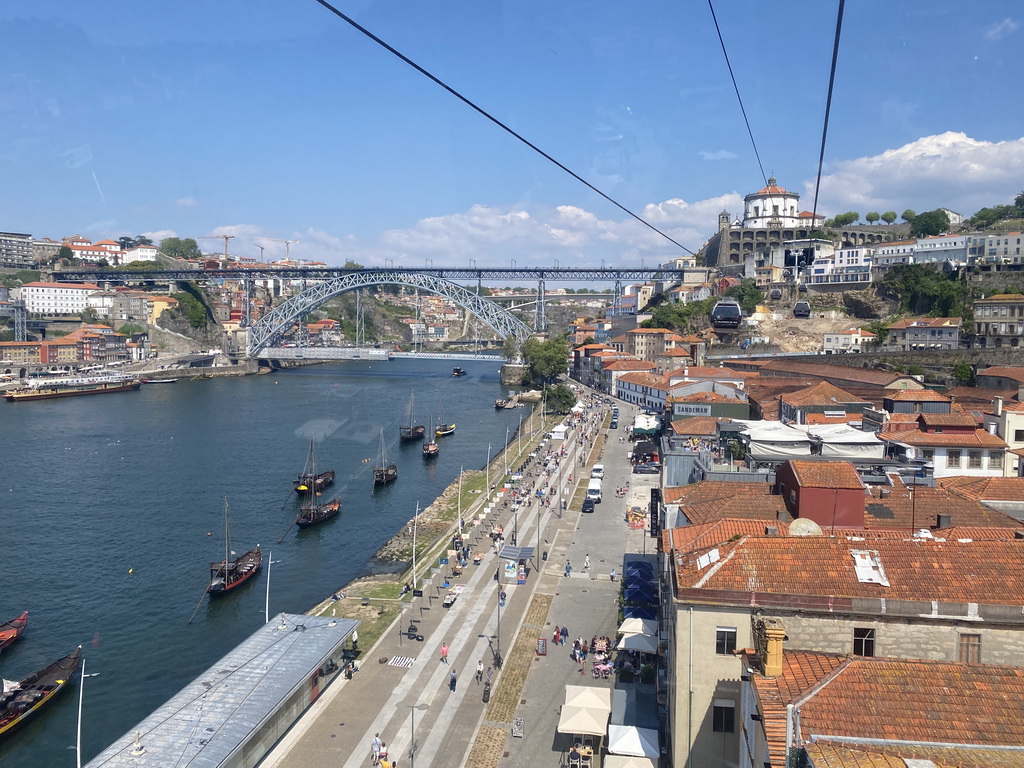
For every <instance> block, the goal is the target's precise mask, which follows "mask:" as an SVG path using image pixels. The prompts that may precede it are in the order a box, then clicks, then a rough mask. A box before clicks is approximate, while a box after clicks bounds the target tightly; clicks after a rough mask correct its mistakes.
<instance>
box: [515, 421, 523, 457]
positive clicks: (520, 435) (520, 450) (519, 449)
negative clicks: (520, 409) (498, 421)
mask: <svg viewBox="0 0 1024 768" xmlns="http://www.w3.org/2000/svg"><path fill="white" fill-rule="evenodd" d="M516 435H517V436H518V437H517V439H516V453H518V454H520V455H522V453H523V414H521V413H520V414H519V431H518V432H517V433H516Z"/></svg>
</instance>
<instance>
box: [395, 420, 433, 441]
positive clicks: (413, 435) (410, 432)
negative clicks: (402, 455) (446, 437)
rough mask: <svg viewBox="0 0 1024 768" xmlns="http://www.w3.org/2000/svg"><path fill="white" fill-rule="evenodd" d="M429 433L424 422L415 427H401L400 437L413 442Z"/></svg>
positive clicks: (402, 439)
mask: <svg viewBox="0 0 1024 768" xmlns="http://www.w3.org/2000/svg"><path fill="white" fill-rule="evenodd" d="M426 434H427V428H426V426H424V425H423V424H417V425H416V426H413V427H399V429H398V439H399V440H401V441H402V442H403V443H411V442H413V441H414V440H422V439H423V437H424V436H425V435H426Z"/></svg>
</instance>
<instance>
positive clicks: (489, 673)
mask: <svg viewBox="0 0 1024 768" xmlns="http://www.w3.org/2000/svg"><path fill="white" fill-rule="evenodd" d="M492 673H493V667H488V668H487V684H488V685H490V684H491V674H492Z"/></svg>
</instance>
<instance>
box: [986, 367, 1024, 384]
mask: <svg viewBox="0 0 1024 768" xmlns="http://www.w3.org/2000/svg"><path fill="white" fill-rule="evenodd" d="M977 375H978V376H999V377H1000V378H1003V379H1012V380H1013V381H1019V382H1021V383H1022V384H1024V367H1021V368H1018V367H1016V366H1009V365H993V366H991V367H989V368H985V369H983V370H980V371H978V374H977Z"/></svg>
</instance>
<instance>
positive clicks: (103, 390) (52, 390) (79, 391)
mask: <svg viewBox="0 0 1024 768" xmlns="http://www.w3.org/2000/svg"><path fill="white" fill-rule="evenodd" d="M141 386H142V382H141V381H126V382H122V383H118V384H98V385H95V386H91V385H82V386H77V387H76V386H73V387H67V388H65V387H40V388H38V389H15V390H12V391H10V392H6V393H4V399H5V400H7V401H8V402H9V403H20V402H23V401H28V400H53V399H55V398H58V397H78V396H80V395H106V394H111V393H113V392H133V391H135V390H137V389H138V388H139V387H141Z"/></svg>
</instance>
